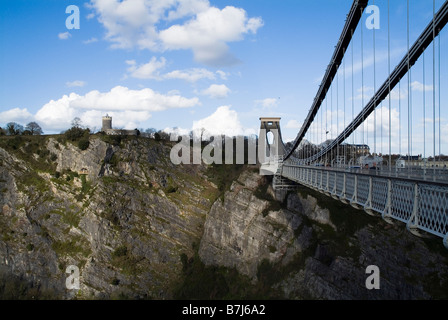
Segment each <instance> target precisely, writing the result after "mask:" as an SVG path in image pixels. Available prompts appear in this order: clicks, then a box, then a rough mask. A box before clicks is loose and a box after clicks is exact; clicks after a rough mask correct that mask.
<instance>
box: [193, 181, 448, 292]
mask: <svg viewBox="0 0 448 320" xmlns="http://www.w3.org/2000/svg"><path fill="white" fill-rule="evenodd" d="M265 183H266V182H265V181H264V178H263V177H261V176H258V175H257V174H256V173H251V172H245V173H244V174H243V175H241V176H240V178H239V179H238V181H237V182H235V183H234V184H233V186H232V189H231V190H230V191H229V192H227V193H226V195H225V197H224V201H223V202H219V201H218V202H216V203H215V204H214V205H213V206H212V209H211V210H210V213H209V214H208V215H207V220H206V222H205V229H204V235H203V237H202V240H201V245H200V250H199V254H200V257H201V259H202V261H203V262H204V263H205V264H206V265H215V266H227V267H235V268H236V269H237V270H238V271H239V272H240V273H243V274H246V275H248V276H249V277H251V278H252V279H253V281H255V282H256V281H257V273H258V272H259V267H260V266H261V265H262V264H263V263H264V262H266V261H268V262H269V264H270V265H271V271H270V273H271V274H277V275H278V274H282V277H281V278H279V277H278V276H275V277H274V276H273V278H275V279H276V283H275V284H274V285H273V288H275V289H277V290H280V291H281V292H282V295H283V297H285V298H288V299H332V300H339V299H440V298H447V293H446V292H445V293H443V291H444V288H447V286H448V268H447V265H448V259H447V257H448V253H447V252H445V251H444V249H443V246H441V245H440V239H434V241H431V240H426V241H425V240H423V239H419V238H416V237H415V236H413V235H411V234H410V233H409V232H407V231H406V229H405V228H404V227H403V225H402V224H397V225H393V226H392V225H388V224H386V223H385V222H384V221H382V220H381V219H380V218H374V217H370V216H368V215H367V214H366V213H364V212H363V211H359V210H355V209H353V208H351V207H348V206H344V205H343V204H341V203H339V202H336V201H334V200H333V199H331V198H325V196H323V195H320V194H317V193H316V192H312V191H311V190H308V189H305V188H301V189H300V192H290V193H288V194H287V196H286V197H285V201H284V205H283V208H280V209H279V210H273V211H269V212H268V213H267V214H266V208H267V207H269V201H267V200H262V199H258V198H257V197H256V196H255V194H257V188H260V186H261V185H263V184H265ZM310 194H312V195H310ZM319 202H323V203H324V205H326V206H327V207H328V208H330V209H328V208H324V207H323V206H322V204H320V203H319ZM332 206H333V207H332ZM434 243H436V246H438V247H439V249H440V251H437V250H436V251H434V250H431V248H430V246H429V245H434ZM428 244H429V245H428ZM369 265H376V266H378V268H379V270H380V289H379V290H369V289H367V288H366V279H367V277H368V276H369V274H366V268H367V267H368V266H369Z"/></svg>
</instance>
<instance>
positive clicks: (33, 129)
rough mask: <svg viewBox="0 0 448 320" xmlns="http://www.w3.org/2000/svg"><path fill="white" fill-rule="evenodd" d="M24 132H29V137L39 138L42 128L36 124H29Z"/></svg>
mask: <svg viewBox="0 0 448 320" xmlns="http://www.w3.org/2000/svg"><path fill="white" fill-rule="evenodd" d="M25 129H26V130H28V131H30V133H31V135H32V136H34V135H36V136H40V135H41V134H43V133H44V132H43V131H42V128H41V127H40V125H38V124H37V122H34V121H33V122H30V123H28V124H27V125H26V127H25Z"/></svg>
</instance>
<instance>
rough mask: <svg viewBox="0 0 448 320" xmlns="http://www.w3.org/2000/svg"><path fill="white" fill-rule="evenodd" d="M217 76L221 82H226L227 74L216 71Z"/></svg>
mask: <svg viewBox="0 0 448 320" xmlns="http://www.w3.org/2000/svg"><path fill="white" fill-rule="evenodd" d="M216 73H217V74H219V76H220V77H221V79H222V80H227V76H228V74H227V73H226V72H224V71H222V70H218V71H216Z"/></svg>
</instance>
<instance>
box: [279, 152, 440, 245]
mask: <svg viewBox="0 0 448 320" xmlns="http://www.w3.org/2000/svg"><path fill="white" fill-rule="evenodd" d="M278 162H279V163H278V170H277V173H276V175H278V176H281V177H284V178H287V179H289V180H291V181H294V182H297V183H299V184H302V185H304V186H307V187H310V188H312V189H315V190H317V191H319V192H321V193H324V194H326V195H328V196H332V197H333V198H335V199H338V200H340V201H342V202H344V203H347V204H350V205H352V206H353V207H355V208H358V209H364V210H365V211H366V212H367V213H368V214H370V215H378V214H379V215H381V216H382V218H383V219H384V220H385V221H387V222H389V223H392V221H393V220H398V221H401V222H404V223H406V227H407V229H408V230H409V231H410V232H412V233H413V234H415V235H417V236H422V235H423V234H424V233H422V232H421V231H425V232H428V233H430V234H433V235H436V236H438V237H441V238H443V244H444V245H445V247H446V248H447V249H448V185H447V183H446V182H447V181H448V180H447V172H446V170H442V169H439V171H438V172H437V173H438V174H435V175H431V174H425V175H423V174H418V171H417V170H414V173H413V174H412V171H410V170H409V171H408V170H407V169H406V171H407V172H403V171H401V172H398V171H396V172H390V171H389V170H388V169H386V170H384V169H383V170H379V171H378V170H375V171H374V170H369V169H354V170H353V169H349V170H347V169H343V168H328V167H313V166H304V165H298V164H294V163H293V162H292V161H291V160H287V161H285V162H282V161H281V160H279V161H278ZM429 170H430V169H428V171H429ZM431 171H432V170H431ZM426 173H427V172H426Z"/></svg>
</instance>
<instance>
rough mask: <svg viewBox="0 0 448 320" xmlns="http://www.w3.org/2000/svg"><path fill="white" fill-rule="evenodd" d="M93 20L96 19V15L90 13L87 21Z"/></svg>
mask: <svg viewBox="0 0 448 320" xmlns="http://www.w3.org/2000/svg"><path fill="white" fill-rule="evenodd" d="M93 18H95V14H94V13H89V14H88V15H87V16H86V19H87V20H90V19H93Z"/></svg>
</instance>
